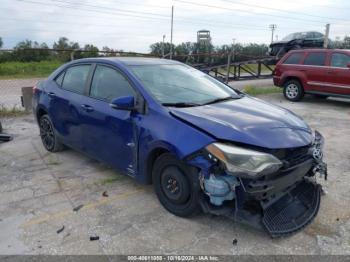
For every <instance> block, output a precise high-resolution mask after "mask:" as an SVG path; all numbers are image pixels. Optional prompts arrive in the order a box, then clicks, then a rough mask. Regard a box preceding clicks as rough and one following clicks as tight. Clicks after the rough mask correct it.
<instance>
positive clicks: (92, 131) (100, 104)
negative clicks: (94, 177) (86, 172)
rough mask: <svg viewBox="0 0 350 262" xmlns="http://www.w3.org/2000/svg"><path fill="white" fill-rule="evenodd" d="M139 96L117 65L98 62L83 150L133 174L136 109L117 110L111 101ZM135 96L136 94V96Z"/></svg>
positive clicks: (84, 132)
mask: <svg viewBox="0 0 350 262" xmlns="http://www.w3.org/2000/svg"><path fill="white" fill-rule="evenodd" d="M122 96H134V97H135V96H136V92H135V90H134V88H133V86H132V85H131V83H130V82H129V81H128V79H127V78H126V77H125V76H124V75H123V74H122V73H121V72H120V71H119V70H117V69H116V68H114V67H111V66H109V65H103V64H97V65H96V66H95V69H94V74H93V77H92V80H91V87H90V94H89V97H87V99H86V100H85V103H84V107H85V108H86V110H85V111H84V112H83V119H84V120H83V121H84V123H83V128H82V136H83V144H84V151H86V152H87V153H88V154H90V155H92V156H93V157H95V158H97V159H99V160H101V161H104V162H107V163H108V164H110V165H111V166H113V167H114V168H117V169H120V170H122V171H125V172H127V173H128V174H129V175H131V176H133V175H134V173H135V166H136V164H135V163H136V156H137V155H136V154H137V151H136V149H137V128H136V124H135V121H134V120H135V118H137V117H138V113H137V112H131V111H126V110H118V109H113V108H111V107H110V105H109V103H110V102H111V101H112V100H113V99H115V98H118V97H122ZM135 99H136V98H135Z"/></svg>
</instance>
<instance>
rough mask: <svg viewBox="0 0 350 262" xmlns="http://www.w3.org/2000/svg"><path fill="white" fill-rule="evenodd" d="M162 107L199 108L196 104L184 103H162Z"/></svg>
mask: <svg viewBox="0 0 350 262" xmlns="http://www.w3.org/2000/svg"><path fill="white" fill-rule="evenodd" d="M162 105H163V106H173V107H192V106H200V104H196V103H186V102H179V103H162Z"/></svg>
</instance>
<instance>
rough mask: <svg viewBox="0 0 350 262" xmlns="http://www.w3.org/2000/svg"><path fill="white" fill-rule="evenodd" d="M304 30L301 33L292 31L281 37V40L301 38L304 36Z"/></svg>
mask: <svg viewBox="0 0 350 262" xmlns="http://www.w3.org/2000/svg"><path fill="white" fill-rule="evenodd" d="M306 34H307V33H306V32H303V33H293V34H290V35H287V36H286V37H285V38H283V39H282V41H290V40H293V39H303V38H305V37H306Z"/></svg>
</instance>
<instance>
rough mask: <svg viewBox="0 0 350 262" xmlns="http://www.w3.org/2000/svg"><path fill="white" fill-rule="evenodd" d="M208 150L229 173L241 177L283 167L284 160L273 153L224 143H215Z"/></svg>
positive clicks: (266, 172)
mask: <svg viewBox="0 0 350 262" xmlns="http://www.w3.org/2000/svg"><path fill="white" fill-rule="evenodd" d="M206 150H207V151H208V152H209V153H210V154H212V155H213V156H214V157H215V158H217V159H219V160H221V161H222V162H223V163H224V164H225V166H226V169H227V171H228V172H229V173H231V174H233V175H235V176H241V177H250V178H251V177H257V176H261V175H266V174H271V173H273V172H276V171H277V170H278V169H279V168H281V167H282V162H281V161H280V160H278V159H277V158H276V157H274V156H273V155H271V154H267V153H262V152H258V151H254V150H250V149H244V148H241V147H235V146H232V145H227V144H223V143H213V144H210V145H208V146H207V147H206Z"/></svg>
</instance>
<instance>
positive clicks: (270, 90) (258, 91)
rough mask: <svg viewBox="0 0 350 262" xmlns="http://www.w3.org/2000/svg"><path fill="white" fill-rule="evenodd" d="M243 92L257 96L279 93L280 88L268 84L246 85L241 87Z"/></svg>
mask: <svg viewBox="0 0 350 262" xmlns="http://www.w3.org/2000/svg"><path fill="white" fill-rule="evenodd" d="M243 92H244V93H246V94H248V95H252V96H257V95H268V94H274V93H281V92H282V89H281V88H280V87H276V86H269V87H255V86H247V87H245V88H244V89H243Z"/></svg>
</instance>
